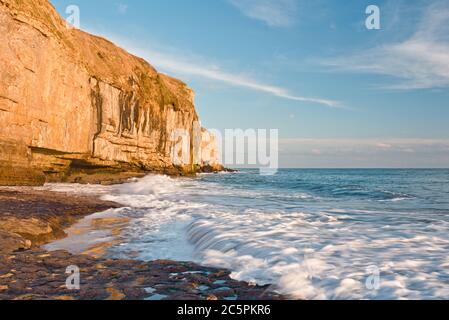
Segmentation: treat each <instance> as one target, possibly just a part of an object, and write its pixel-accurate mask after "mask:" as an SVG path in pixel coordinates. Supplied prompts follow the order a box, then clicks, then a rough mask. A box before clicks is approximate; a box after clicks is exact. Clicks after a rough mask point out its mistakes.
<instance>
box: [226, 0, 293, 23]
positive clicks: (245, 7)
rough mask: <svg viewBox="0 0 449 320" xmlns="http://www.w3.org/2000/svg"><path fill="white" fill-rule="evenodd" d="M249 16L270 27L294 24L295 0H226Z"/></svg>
mask: <svg viewBox="0 0 449 320" xmlns="http://www.w3.org/2000/svg"><path fill="white" fill-rule="evenodd" d="M228 1H229V2H230V3H231V4H232V5H234V6H235V7H236V8H237V9H239V10H240V11H241V12H242V13H243V14H244V15H246V16H247V17H249V18H252V19H256V20H260V21H263V22H264V23H266V24H267V25H269V26H271V27H290V26H292V25H294V24H295V20H296V13H297V1H296V0H228Z"/></svg>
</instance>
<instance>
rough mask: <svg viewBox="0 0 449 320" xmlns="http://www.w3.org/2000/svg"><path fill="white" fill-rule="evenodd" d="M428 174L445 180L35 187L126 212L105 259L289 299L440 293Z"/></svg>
mask: <svg viewBox="0 0 449 320" xmlns="http://www.w3.org/2000/svg"><path fill="white" fill-rule="evenodd" d="M411 173H414V174H413V175H412V174H411ZM432 174H433V175H434V176H435V181H441V179H443V180H444V179H447V177H448V174H447V172H445V171H431V172H430V173H429V172H420V171H416V172H415V171H412V172H400V171H399V172H394V175H393V176H392V173H391V172H386V173H384V172H381V171H377V172H374V173H373V172H372V171H363V170H361V171H356V172H354V171H344V170H343V171H331V170H329V171H307V170H305V171H301V170H291V171H290V170H287V171H281V172H280V173H279V174H278V175H277V176H273V177H262V176H259V175H258V174H257V171H244V172H242V173H240V174H235V175H233V174H227V175H202V176H200V177H199V178H197V179H185V178H177V179H174V178H169V177H165V176H147V177H145V178H142V179H135V180H133V181H131V182H130V183H127V184H123V185H118V186H109V187H103V186H87V187H86V186H79V185H48V186H46V188H50V189H52V190H56V191H64V192H68V191H70V190H72V191H73V192H80V190H83V191H84V192H87V193H95V194H99V195H100V196H101V197H102V198H103V199H105V200H111V201H115V202H118V203H121V204H123V205H124V206H125V207H126V208H124V209H119V210H121V212H120V214H121V215H125V216H126V217H128V218H129V219H130V220H129V223H128V225H127V226H126V227H125V228H124V229H123V231H122V234H121V236H120V237H121V241H120V244H117V245H115V246H113V247H111V248H110V249H109V251H108V254H109V255H111V256H113V257H120V258H123V257H127V258H130V257H131V258H136V259H142V260H156V259H172V260H179V261H194V262H197V263H199V264H203V265H207V266H213V267H220V268H227V269H229V270H231V271H232V277H233V278H235V279H237V280H243V281H247V282H254V283H258V284H263V285H264V284H272V285H273V289H276V290H278V291H279V292H281V293H283V294H287V295H290V296H291V297H293V298H300V299H423V298H449V273H448V271H447V270H448V267H449V260H448V258H447V256H448V255H447V253H448V250H449V233H448V231H449V219H448V215H447V213H448V211H447V208H448V207H449V206H448V204H447V202H446V201H447V200H445V199H447V197H444V196H443V195H445V194H446V195H447V192H448V189H447V188H448V187H447V185H444V187H442V186H441V184H440V185H436V186H434V185H433V184H432V179H431V177H432ZM373 175H374V176H375V177H374V178H375V179H374V178H373ZM365 177H366V181H365ZM446 181H447V180H446ZM395 183H396V185H395ZM392 185H393V186H394V187H392ZM406 186H407V187H406ZM387 187H389V188H390V189H391V190H389V189H387ZM396 189H400V191H399V190H396ZM397 199H401V200H397ZM429 208H430V209H429ZM373 272H374V273H373ZM373 275H374V276H376V275H378V279H377V280H378V287H377V286H373V285H372V282H370V281H371V280H373Z"/></svg>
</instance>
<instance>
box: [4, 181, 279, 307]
mask: <svg viewBox="0 0 449 320" xmlns="http://www.w3.org/2000/svg"><path fill="white" fill-rule="evenodd" d="M120 207H122V206H121V205H119V204H117V203H114V202H109V201H103V200H100V199H98V198H96V197H92V196H84V195H83V196H80V195H69V194H64V193H56V192H51V191H38V190H33V189H32V188H2V187H0V241H1V243H2V246H1V247H0V300H105V299H106V300H107V299H109V300H279V299H285V297H282V296H281V295H280V294H277V293H274V292H272V291H270V287H271V286H269V285H268V286H253V285H250V284H248V283H245V282H241V281H236V280H232V279H231V278H230V271H229V270H225V269H219V268H209V267H204V266H200V265H197V264H195V263H193V262H176V261H168V260H157V261H150V262H142V261H137V260H122V259H108V258H105V257H101V256H99V257H94V256H93V255H87V254H71V253H69V252H67V251H62V250H58V251H47V250H45V249H42V248H41V246H42V245H45V244H48V243H49V242H52V241H54V240H60V239H63V238H65V237H66V236H67V235H66V233H65V230H66V229H67V228H69V227H70V226H73V225H74V224H75V223H76V222H78V221H80V220H81V219H82V218H85V217H87V216H89V215H91V214H94V213H97V212H101V211H105V210H108V209H111V208H120ZM73 265H74V266H77V267H79V270H80V289H79V290H69V289H67V288H66V285H65V284H66V280H67V277H68V276H70V274H66V269H67V267H69V266H73Z"/></svg>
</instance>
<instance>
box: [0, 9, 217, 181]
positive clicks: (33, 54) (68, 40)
mask: <svg viewBox="0 0 449 320" xmlns="http://www.w3.org/2000/svg"><path fill="white" fill-rule="evenodd" d="M0 43H2V45H1V46H0V79H1V80H0V123H1V124H2V125H1V126H0V185H40V184H42V183H44V182H45V181H69V182H92V181H94V182H98V181H104V180H108V179H110V177H111V176H113V175H115V174H118V173H125V174H127V175H128V176H132V175H135V174H138V173H140V172H142V171H157V172H165V173H172V174H174V173H191V172H193V171H195V170H197V169H198V166H197V163H194V156H193V155H192V156H190V157H189V158H187V159H186V160H184V161H183V162H182V163H180V164H178V163H177V164H176V165H174V163H173V160H172V157H171V152H172V150H173V147H174V145H175V144H176V143H179V141H177V140H176V139H175V136H173V132H175V130H178V129H182V130H185V131H186V132H188V133H190V139H191V141H190V145H191V146H193V141H194V139H195V135H198V134H199V135H200V136H201V137H202V136H203V135H204V136H207V135H206V134H205V133H204V131H203V132H199V133H195V132H194V130H193V129H194V124H195V123H197V122H198V115H197V113H196V111H195V107H194V93H193V91H192V90H191V89H190V88H189V87H188V86H187V85H186V84H184V83H183V82H181V81H179V80H177V79H174V78H171V77H169V76H166V75H163V74H160V73H158V72H157V71H156V70H155V69H154V68H153V67H152V66H151V65H150V64H148V63H147V62H146V61H144V60H143V59H140V58H138V57H135V56H133V55H131V54H129V53H127V52H126V51H124V50H122V49H121V48H119V47H117V46H115V45H114V44H113V43H111V42H109V41H107V40H105V39H103V38H100V37H96V36H93V35H90V34H87V33H85V32H83V31H80V30H77V29H73V28H69V27H68V26H67V24H66V22H65V21H64V20H63V19H62V18H61V17H60V16H59V15H58V14H57V12H56V11H55V9H54V8H53V7H52V6H51V4H50V3H49V2H48V1H47V0H33V1H30V0H0ZM201 137H200V138H201ZM210 143H212V144H213V145H211V144H210ZM203 144H205V147H206V149H207V150H209V151H208V152H207V153H206V154H205V153H204V152H202V154H201V157H202V158H204V159H200V161H199V162H200V163H199V164H198V165H199V167H201V165H203V164H206V165H209V164H213V166H214V167H215V168H218V169H219V168H220V167H221V166H220V165H219V164H218V163H217V151H216V145H215V142H214V141H212V140H211V141H210V142H208V141H205V142H204V143H203ZM190 148H192V147H190ZM86 180H87V181H86Z"/></svg>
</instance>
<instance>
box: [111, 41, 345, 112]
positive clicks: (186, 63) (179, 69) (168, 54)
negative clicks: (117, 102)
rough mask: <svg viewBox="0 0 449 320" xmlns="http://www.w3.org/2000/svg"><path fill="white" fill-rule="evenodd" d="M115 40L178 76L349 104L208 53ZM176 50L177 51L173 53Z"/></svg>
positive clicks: (310, 100) (300, 98) (327, 103)
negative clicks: (262, 77)
mask: <svg viewBox="0 0 449 320" xmlns="http://www.w3.org/2000/svg"><path fill="white" fill-rule="evenodd" d="M108 38H109V39H112V40H113V41H114V42H116V43H118V44H120V45H121V46H123V47H124V48H126V49H127V50H129V51H130V52H131V53H133V54H135V55H137V56H140V57H142V58H144V59H146V60H147V61H149V62H150V63H151V64H152V65H153V66H155V67H156V68H157V69H158V70H160V71H161V72H166V73H168V74H170V75H174V76H179V77H182V76H192V77H197V78H203V79H207V80H214V81H218V82H221V83H224V84H227V85H230V86H235V87H241V88H246V89H250V90H253V91H258V92H262V93H266V94H269V95H272V96H275V97H279V98H282V99H287V100H292V101H299V102H306V103H314V104H320V105H324V106H327V107H331V108H345V107H344V106H343V105H342V104H341V103H340V102H339V101H335V100H330V99H324V98H320V97H307V96H302V95H298V94H295V93H292V92H290V91H289V90H288V89H286V88H283V87H280V86H275V85H270V84H266V83H263V82H261V81H258V80H256V79H254V78H253V77H250V76H247V75H244V74H241V73H234V72H230V71H226V70H224V69H223V68H221V67H219V66H217V65H216V64H212V63H207V62H206V61H207V60H208V59H206V58H204V57H192V56H189V55H188V54H180V53H179V50H173V49H171V50H166V51H164V50H162V51H161V50H154V49H149V48H140V47H138V46H134V45H130V44H129V42H128V41H126V40H125V41H121V40H120V39H119V38H117V37H114V36H108ZM172 52H177V53H176V54H173V53H172Z"/></svg>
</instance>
